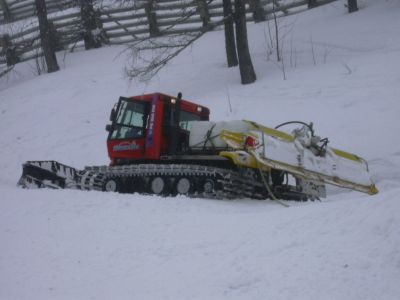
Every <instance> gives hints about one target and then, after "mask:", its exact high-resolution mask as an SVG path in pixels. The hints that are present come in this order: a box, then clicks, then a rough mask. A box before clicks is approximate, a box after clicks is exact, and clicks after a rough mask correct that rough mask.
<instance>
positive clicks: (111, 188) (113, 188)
mask: <svg viewBox="0 0 400 300" xmlns="http://www.w3.org/2000/svg"><path fill="white" fill-rule="evenodd" d="M103 190H104V191H105V192H118V191H119V190H120V184H119V181H118V180H117V179H116V178H107V179H106V181H105V183H104V185H103Z"/></svg>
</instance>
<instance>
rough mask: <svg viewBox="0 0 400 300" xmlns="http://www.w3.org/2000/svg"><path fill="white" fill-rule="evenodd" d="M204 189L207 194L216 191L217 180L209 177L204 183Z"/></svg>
mask: <svg viewBox="0 0 400 300" xmlns="http://www.w3.org/2000/svg"><path fill="white" fill-rule="evenodd" d="M203 190H204V193H206V194H211V193H213V192H214V191H215V181H214V180H213V179H211V178H207V179H206V180H204V183H203Z"/></svg>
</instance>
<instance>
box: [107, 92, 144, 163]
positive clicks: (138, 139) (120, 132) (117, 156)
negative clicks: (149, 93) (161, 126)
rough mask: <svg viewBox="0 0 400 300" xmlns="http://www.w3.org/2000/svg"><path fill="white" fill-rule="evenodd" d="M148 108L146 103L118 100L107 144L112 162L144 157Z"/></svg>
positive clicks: (125, 99) (124, 99)
mask: <svg viewBox="0 0 400 300" xmlns="http://www.w3.org/2000/svg"><path fill="white" fill-rule="evenodd" d="M148 106H149V104H148V102H146V101H138V100H133V99H129V98H123V97H121V98H120V101H119V102H118V106H117V111H116V114H115V119H114V120H113V123H112V127H111V130H110V134H109V136H108V142H107V147H108V154H109V156H110V158H111V160H112V161H114V162H115V161H123V160H130V159H141V158H143V157H144V153H145V133H146V121H147V117H148Z"/></svg>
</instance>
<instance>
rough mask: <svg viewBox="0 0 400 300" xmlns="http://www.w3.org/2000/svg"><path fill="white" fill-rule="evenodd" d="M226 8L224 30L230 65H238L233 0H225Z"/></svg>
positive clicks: (224, 5) (224, 6) (227, 57)
mask: <svg viewBox="0 0 400 300" xmlns="http://www.w3.org/2000/svg"><path fill="white" fill-rule="evenodd" d="M223 8H224V30H225V50H226V59H227V61H228V67H229V68H230V67H235V66H237V65H238V58H237V53H236V42H235V29H234V26H233V10H232V2H231V0H223Z"/></svg>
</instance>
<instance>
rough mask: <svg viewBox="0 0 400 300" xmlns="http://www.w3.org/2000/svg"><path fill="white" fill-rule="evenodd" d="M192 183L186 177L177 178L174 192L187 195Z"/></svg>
mask: <svg viewBox="0 0 400 300" xmlns="http://www.w3.org/2000/svg"><path fill="white" fill-rule="evenodd" d="M191 189H192V183H191V182H190V179H189V178H187V177H182V178H179V179H178V181H177V182H176V192H177V193H178V194H180V195H187V194H189V193H190V192H191Z"/></svg>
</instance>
